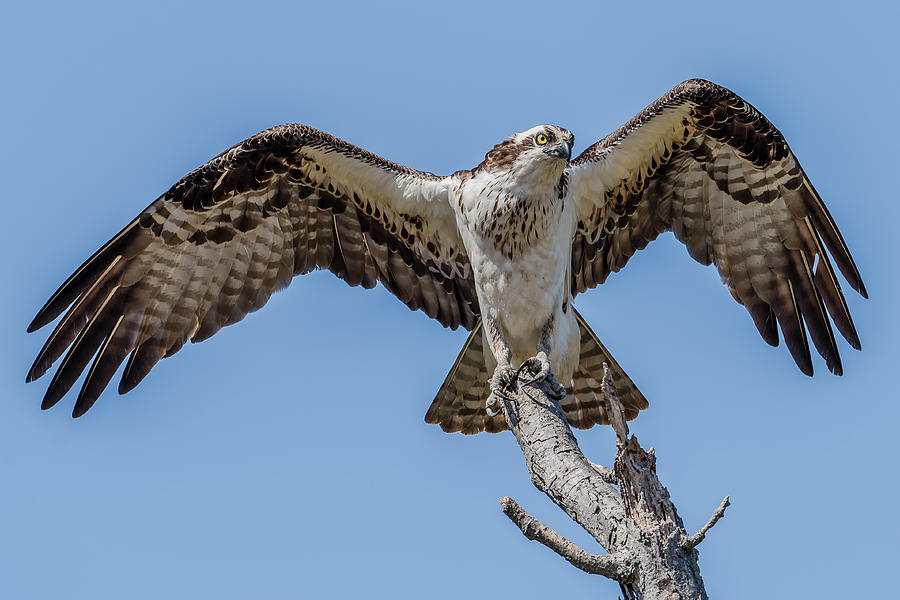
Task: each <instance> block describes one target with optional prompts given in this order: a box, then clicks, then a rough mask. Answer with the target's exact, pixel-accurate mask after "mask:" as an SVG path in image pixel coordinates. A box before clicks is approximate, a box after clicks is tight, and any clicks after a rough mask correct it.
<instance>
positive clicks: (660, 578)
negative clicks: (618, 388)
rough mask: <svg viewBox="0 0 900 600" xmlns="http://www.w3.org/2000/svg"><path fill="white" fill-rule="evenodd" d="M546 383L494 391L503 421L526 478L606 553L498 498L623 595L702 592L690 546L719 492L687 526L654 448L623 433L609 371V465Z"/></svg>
mask: <svg viewBox="0 0 900 600" xmlns="http://www.w3.org/2000/svg"><path fill="white" fill-rule="evenodd" d="M523 379H525V378H524V377H523ZM548 391H549V389H548V388H546V387H545V384H543V383H527V384H521V385H519V384H516V387H515V389H510V390H507V392H508V395H509V397H508V398H502V399H501V404H502V407H503V412H504V415H505V417H506V421H507V424H508V425H509V428H510V430H511V431H512V432H513V434H514V435H515V438H516V441H517V442H518V443H519V447H520V448H521V449H522V453H523V454H524V456H525V464H526V466H527V468H528V472H529V473H530V475H531V481H532V482H533V483H534V485H535V486H536V487H537V488H538V489H539V490H541V491H542V492H544V493H545V494H547V496H549V497H550V499H551V500H553V502H555V503H556V505H557V506H559V507H560V508H562V509H563V510H564V511H565V512H566V514H568V515H569V516H570V517H572V519H574V520H575V521H576V522H577V523H578V524H579V525H581V526H582V527H584V529H585V530H587V532H588V533H590V534H591V536H593V537H594V539H596V540H597V542H599V543H600V545H601V546H603V548H605V549H606V551H607V552H608V555H607V556H603V555H596V554H592V553H590V552H588V551H586V550H584V549H582V548H579V547H578V546H576V545H575V544H574V543H572V542H571V541H570V540H567V539H566V538H564V537H563V536H561V535H560V534H559V533H557V532H555V531H553V530H552V529H550V528H549V527H547V526H546V525H544V524H543V523H541V522H540V521H538V520H537V519H535V518H534V517H531V516H530V515H528V514H527V513H526V512H525V511H524V510H523V509H522V508H521V507H519V506H518V504H516V503H515V501H514V500H512V499H510V498H504V499H503V500H501V504H502V505H503V508H504V512H505V513H506V514H507V516H509V517H510V519H511V520H512V521H513V522H514V523H516V524H517V525H518V526H519V528H520V529H522V531H523V533H524V534H525V535H526V536H527V537H528V538H529V539H534V540H537V541H540V542H541V543H542V544H544V545H545V546H547V547H548V548H550V549H552V550H553V551H554V552H556V553H557V554H559V555H560V556H562V557H563V558H565V559H566V560H568V561H569V562H570V563H572V564H573V565H575V566H576V567H578V568H580V569H582V570H584V571H587V572H589V573H595V574H600V575H603V576H605V577H609V578H610V579H614V580H616V581H618V582H619V584H620V585H621V586H622V592H623V594H624V595H625V597H626V598H640V599H643V600H661V599H666V600H670V599H688V598H690V599H704V598H707V595H706V590H705V589H704V587H703V580H702V579H701V577H700V568H699V566H698V565H697V551H696V549H695V547H696V545H697V544H699V543H700V542H701V541H702V540H703V538H704V536H705V535H706V533H707V532H708V531H709V529H710V528H711V527H712V526H713V525H715V523H716V522H717V521H718V520H719V519H720V518H721V517H722V515H723V514H724V512H725V507H727V506H728V504H729V502H728V498H727V497H726V498H725V500H723V502H722V504H721V505H720V506H719V509H718V510H717V511H716V512H715V513H714V514H713V516H712V518H710V521H709V522H708V523H707V524H706V526H704V527H703V528H702V529H701V530H700V531H699V532H698V533H697V534H695V535H693V536H690V535H688V534H687V532H686V531H685V529H684V524H683V523H682V521H681V518H680V517H679V516H678V512H677V510H676V509H675V505H674V504H673V503H672V501H671V499H670V498H669V492H668V491H667V490H666V488H665V487H664V486H663V485H662V483H660V481H659V479H658V478H657V475H656V456H655V455H654V454H653V451H652V450H651V451H650V452H647V451H645V450H644V449H643V448H641V446H640V444H638V441H637V438H636V437H634V436H629V434H628V427H627V425H626V423H625V419H624V417H623V416H622V407H621V404H620V403H619V400H618V397H617V395H616V393H615V388H614V386H613V384H612V381H611V379H610V377H609V374H608V372H604V381H603V396H604V401H605V402H606V403H607V406H606V408H607V413H608V414H609V416H610V421H611V422H612V424H613V427H614V429H615V430H616V435H617V438H618V443H617V445H618V453H617V454H616V459H615V463H614V466H613V469H608V468H606V467H603V466H600V465H595V464H593V463H591V462H590V461H589V460H587V459H586V458H585V457H584V454H582V452H581V450H580V449H579V448H578V442H577V440H576V439H575V436H574V435H573V434H572V430H571V429H570V428H569V425H568V423H567V422H566V419H565V416H564V415H563V411H562V408H561V406H560V404H559V402H557V401H556V400H554V399H553V398H552V397H551V396H548V394H547V392H548ZM616 488H618V489H616Z"/></svg>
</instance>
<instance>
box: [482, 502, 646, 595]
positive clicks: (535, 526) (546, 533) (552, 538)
mask: <svg viewBox="0 0 900 600" xmlns="http://www.w3.org/2000/svg"><path fill="white" fill-rule="evenodd" d="M500 505H501V506H502V507H503V513H504V514H505V515H506V516H507V517H509V518H510V520H511V521H512V522H513V523H515V524H516V525H517V526H518V527H519V529H521V530H522V533H523V534H525V537H527V538H528V539H529V540H534V541H536V542H540V543H542V544H543V545H545V546H547V547H548V548H550V549H551V550H553V551H554V552H556V553H557V554H559V555H560V556H562V557H563V558H564V559H566V560H567V561H569V562H570V563H572V564H573V565H574V566H576V567H578V568H579V569H581V570H582V571H584V572H585V573H592V574H594V575H603V576H604V577H608V578H609V579H613V580H615V581H618V582H620V583H622V582H625V581H627V580H628V579H630V578H631V577H632V576H633V575H634V568H635V565H634V563H633V561H629V560H626V559H624V558H622V557H620V556H617V555H610V554H606V555H603V554H592V553H590V552H588V551H587V550H584V549H583V548H579V547H578V545H577V544H575V543H574V542H572V541H571V540H569V539H567V538H565V537H563V536H562V535H560V534H559V533H557V532H556V531H554V530H553V529H551V528H550V527H547V526H546V525H544V524H543V523H541V522H540V521H539V520H537V519H535V518H534V517H532V516H531V515H529V514H528V513H527V512H525V509H523V508H522V507H521V506H519V505H518V503H516V501H515V500H513V499H512V498H510V497H509V496H505V497H503V498H501V499H500Z"/></svg>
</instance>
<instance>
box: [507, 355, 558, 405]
mask: <svg viewBox="0 0 900 600" xmlns="http://www.w3.org/2000/svg"><path fill="white" fill-rule="evenodd" d="M526 369H527V370H528V371H531V372H532V373H533V374H534V376H533V378H532V379H531V380H529V381H526V382H525V385H531V384H534V383H537V382H539V381H544V382H546V383H547V386H548V387H549V388H550V396H552V397H553V398H555V399H556V400H562V399H563V398H565V397H566V388H565V387H564V386H563V385H562V384H561V383H560V382H559V380H558V379H556V375H554V374H553V372H552V371H551V370H550V359H549V358H548V357H547V353H546V352H544V351H543V350H541V351H540V352H538V353H537V355H536V356H532V357H531V358H529V359H528V360H526V361H525V362H523V363H522V365H521V366H520V367H519V370H518V371H516V379H518V378H519V374H520V373H521V372H522V371H523V370H526Z"/></svg>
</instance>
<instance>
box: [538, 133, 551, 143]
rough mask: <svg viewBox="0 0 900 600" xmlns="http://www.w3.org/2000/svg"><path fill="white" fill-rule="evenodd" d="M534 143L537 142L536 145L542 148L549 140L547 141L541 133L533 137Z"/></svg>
mask: <svg viewBox="0 0 900 600" xmlns="http://www.w3.org/2000/svg"><path fill="white" fill-rule="evenodd" d="M534 141H535V142H537V145H538V146H543V145H544V144H546V143H547V142H549V141H550V140H549V139H548V138H547V136H546V135H544V134H543V133H539V134H537V136H535V138H534Z"/></svg>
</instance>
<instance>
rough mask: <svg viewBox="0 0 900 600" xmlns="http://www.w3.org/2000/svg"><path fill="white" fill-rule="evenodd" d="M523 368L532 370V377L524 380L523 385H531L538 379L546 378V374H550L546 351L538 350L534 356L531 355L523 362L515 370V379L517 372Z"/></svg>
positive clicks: (517, 376)
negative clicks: (526, 380)
mask: <svg viewBox="0 0 900 600" xmlns="http://www.w3.org/2000/svg"><path fill="white" fill-rule="evenodd" d="M523 369H528V370H529V371H532V372H534V378H532V379H531V380H530V381H528V382H526V383H525V385H531V384H533V383H537V382H538V381H544V380H546V379H547V376H548V375H551V373H550V359H549V358H548V357H547V353H546V352H544V351H541V352H538V353H537V355H536V356H532V357H531V358H529V359H528V360H526V361H525V362H523V363H522V365H521V366H520V367H519V370H518V371H516V379H518V378H519V374H520V373H521V372H522V370H523Z"/></svg>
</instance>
